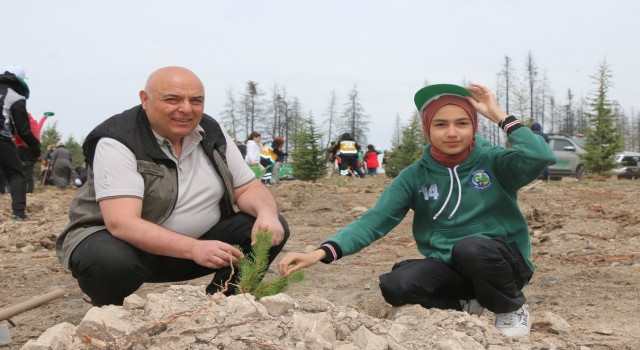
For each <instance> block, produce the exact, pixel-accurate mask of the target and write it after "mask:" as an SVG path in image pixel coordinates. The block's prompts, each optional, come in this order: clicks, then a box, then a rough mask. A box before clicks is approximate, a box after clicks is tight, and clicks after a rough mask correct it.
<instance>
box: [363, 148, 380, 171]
mask: <svg viewBox="0 0 640 350" xmlns="http://www.w3.org/2000/svg"><path fill="white" fill-rule="evenodd" d="M379 154H380V151H378V150H376V148H375V146H374V145H367V152H366V153H365V154H364V159H365V163H366V164H367V174H368V175H371V176H376V175H377V174H378V167H379V166H380V162H379V161H378V155H379Z"/></svg>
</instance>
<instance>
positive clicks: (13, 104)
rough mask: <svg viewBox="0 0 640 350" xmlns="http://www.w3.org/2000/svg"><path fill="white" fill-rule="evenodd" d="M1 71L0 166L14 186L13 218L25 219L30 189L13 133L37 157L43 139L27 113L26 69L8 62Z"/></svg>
mask: <svg viewBox="0 0 640 350" xmlns="http://www.w3.org/2000/svg"><path fill="white" fill-rule="evenodd" d="M2 72H4V73H2V74H1V75H0V105H2V115H0V167H1V168H2V172H3V173H4V176H5V179H6V181H7V183H8V184H9V186H10V187H11V209H12V210H13V219H14V220H16V221H26V220H29V217H28V216H27V215H26V213H25V210H26V207H27V193H26V190H27V189H26V182H25V176H24V173H23V171H22V162H21V161H20V158H18V151H17V149H16V145H15V144H14V142H13V140H12V137H13V135H14V134H16V135H18V136H20V138H21V139H22V140H23V141H24V142H25V143H26V144H27V145H28V146H29V150H30V151H31V153H32V155H33V157H34V158H36V159H37V158H38V157H40V141H38V139H37V138H36V137H35V136H34V135H33V133H32V132H31V126H30V123H29V115H28V113H27V99H28V98H29V87H28V86H27V83H25V81H24V79H25V77H26V76H25V72H24V69H22V68H21V67H19V66H8V67H5V68H4V70H2Z"/></svg>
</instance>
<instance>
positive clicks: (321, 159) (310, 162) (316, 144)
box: [292, 118, 327, 181]
mask: <svg viewBox="0 0 640 350" xmlns="http://www.w3.org/2000/svg"><path fill="white" fill-rule="evenodd" d="M306 124H307V127H306V128H303V129H302V130H301V131H300V132H299V133H298V134H297V135H296V137H295V150H296V152H295V157H294V161H293V164H292V166H293V173H294V174H295V176H296V179H299V180H311V181H315V180H317V179H319V178H322V177H323V176H324V175H325V172H326V162H327V160H326V154H325V152H324V149H323V148H322V147H321V146H320V136H319V135H318V133H317V131H316V126H315V123H314V121H313V118H309V119H308V120H307V122H306Z"/></svg>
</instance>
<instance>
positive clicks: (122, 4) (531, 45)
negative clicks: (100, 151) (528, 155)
mask: <svg viewBox="0 0 640 350" xmlns="http://www.w3.org/2000/svg"><path fill="white" fill-rule="evenodd" d="M2 12H3V16H2V20H0V28H2V30H1V33H2V36H1V37H0V41H1V42H2V43H3V45H2V46H3V49H2V55H0V66H5V65H10V64H17V65H21V66H22V67H24V69H25V70H26V72H27V77H28V80H27V83H28V84H29V86H30V89H31V98H30V99H29V100H28V103H27V106H28V109H29V111H30V112H31V113H32V114H33V115H34V116H36V117H39V116H41V115H42V113H43V112H45V111H53V112H55V113H56V116H55V117H54V118H55V120H56V121H57V128H58V130H59V131H60V132H62V134H63V136H64V139H67V138H68V137H69V136H70V135H73V136H74V137H75V138H76V140H77V141H80V140H81V139H83V138H84V136H86V134H87V133H88V132H89V131H90V130H91V129H92V128H93V127H94V126H96V125H97V124H98V123H100V122H101V121H102V120H104V119H105V118H107V117H109V116H111V115H113V114H116V113H119V112H121V111H123V110H125V109H128V108H130V107H132V106H134V105H136V104H138V103H139V100H138V91H139V90H140V89H141V88H142V87H143V85H144V83H145V80H146V78H147V76H148V75H149V73H151V72H152V71H154V70H155V69H157V68H159V67H162V66H167V65H180V66H184V67H187V68H189V69H191V70H193V71H194V72H195V73H196V74H198V75H199V76H200V78H201V79H202V81H203V83H204V85H205V89H206V96H207V100H206V106H205V112H206V113H208V114H210V115H212V116H214V117H218V116H219V115H220V112H221V111H222V110H223V109H224V103H225V99H226V95H225V91H226V90H227V89H228V88H229V87H232V88H233V89H234V90H235V91H236V92H240V91H242V90H243V89H244V87H245V83H246V82H247V81H249V80H252V81H256V82H259V87H260V88H261V89H262V90H263V91H264V92H266V93H268V92H269V89H271V88H272V87H273V85H274V83H277V84H278V85H279V86H284V87H286V89H287V94H288V95H289V96H290V97H291V96H296V97H298V98H299V100H300V102H301V104H302V110H303V111H304V112H305V113H308V111H310V110H311V111H312V112H313V114H314V115H315V116H316V118H317V119H321V118H324V113H325V110H326V108H327V104H328V100H329V96H330V94H331V91H332V90H335V92H336V94H337V96H338V98H339V101H338V103H339V107H340V110H342V105H343V103H345V102H346V97H347V95H348V93H349V91H350V90H351V89H352V88H353V86H354V84H355V85H357V87H358V90H359V91H360V94H361V95H360V96H361V103H362V105H363V107H364V108H365V111H366V113H367V114H368V115H370V116H371V124H370V133H369V135H368V141H369V142H370V143H373V144H376V145H377V146H378V147H379V148H382V149H385V148H389V147H390V139H391V133H392V130H393V127H394V120H395V117H396V115H400V117H401V118H402V119H403V120H407V119H408V117H409V116H410V115H411V113H412V112H413V111H414V110H415V107H414V105H413V95H414V93H415V92H416V91H417V90H418V89H419V88H420V87H421V86H422V84H423V82H424V81H425V80H428V81H429V82H430V83H456V84H460V83H462V82H463V81H472V82H476V83H481V84H485V85H487V86H489V87H491V88H493V87H495V82H496V72H498V71H499V70H500V69H501V65H502V64H503V62H504V57H505V56H509V57H511V59H512V62H513V64H514V66H515V68H516V70H517V73H518V74H519V75H522V73H523V71H524V66H525V59H526V56H527V54H528V52H529V51H531V52H532V54H533V58H534V60H535V62H536V64H537V65H538V68H539V70H540V72H541V73H542V72H546V75H547V77H548V78H549V82H550V86H551V88H552V90H553V92H554V95H555V96H556V98H557V99H559V100H560V101H564V97H565V96H566V91H567V89H568V88H571V89H572V90H573V91H574V94H575V95H576V97H578V98H579V97H580V96H583V95H586V94H588V93H589V92H590V91H592V90H593V88H594V85H593V81H592V79H591V78H590V76H591V75H593V74H594V73H595V72H596V70H597V67H598V65H599V63H600V62H601V61H602V60H603V59H604V58H605V57H606V60H607V61H608V63H609V64H610V66H611V70H612V72H613V82H614V84H615V86H614V87H613V88H612V89H611V92H610V97H611V98H612V99H615V100H618V101H619V102H620V104H621V105H622V107H623V109H624V110H625V112H627V113H630V112H631V111H632V110H634V111H635V112H636V113H637V112H638V110H639V109H640V87H639V84H640V55H639V50H640V48H639V45H638V44H637V42H638V37H640V35H639V34H640V25H639V24H638V21H637V17H638V14H639V13H640V2H639V1H635V0H624V1H623V0H610V1H596V0H571V1H558V0H538V1H515V0H504V1H503V0H500V1H491V0H485V1H470V0H467V1H434V0H430V1H428V0H412V1H402V0H398V1H388V0H386V1H381V0H369V1H348V0H323V1H303V0H288V1H276V0H272V1H257V0H256V1H214V0H209V1H205V0H203V1H189V0H184V1H175V0H174V1H165V0H154V1H150V0H149V1H147V0H141V1H135V0H110V1H65V0H57V1H50V0H38V1H29V0H21V1H6V2H5V3H3V10H2Z"/></svg>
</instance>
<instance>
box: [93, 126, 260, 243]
mask: <svg viewBox="0 0 640 350" xmlns="http://www.w3.org/2000/svg"><path fill="white" fill-rule="evenodd" d="M203 134H204V130H203V129H202V128H201V127H200V126H198V127H197V128H196V129H195V130H194V131H193V132H192V133H191V134H190V135H188V136H186V137H185V138H184V140H183V143H182V154H181V155H180V158H179V159H178V158H177V157H176V156H175V153H174V151H173V147H172V146H171V143H170V142H169V141H168V140H166V139H165V138H163V137H162V136H160V135H158V134H157V133H155V132H154V135H155V137H156V140H157V141H158V145H160V148H161V149H162V151H163V152H164V153H165V154H166V155H167V156H168V157H169V158H170V159H172V160H173V161H174V162H176V164H177V170H178V199H177V202H176V206H175V208H174V210H173V212H172V213H171V215H170V216H169V217H168V218H167V219H166V220H165V221H164V222H163V223H161V224H160V225H161V226H162V227H164V228H167V229H169V230H171V231H174V232H177V233H180V234H183V235H185V236H190V237H194V238H198V237H200V236H201V235H202V234H204V233H205V232H206V231H207V230H209V229H210V228H211V227H212V226H213V225H215V224H216V223H217V222H218V221H219V220H220V215H221V213H220V205H219V204H220V200H221V199H222V196H223V194H224V184H223V182H222V179H220V176H219V175H218V173H217V172H216V171H215V169H214V167H213V164H211V161H210V160H209V158H208V157H207V156H206V155H205V153H204V150H203V149H202V147H200V146H199V143H200V141H201V140H202V138H203V136H202V135H203ZM223 134H224V137H225V139H226V142H227V154H226V157H227V164H228V166H229V171H230V172H231V175H232V177H233V187H234V188H238V187H240V186H242V185H245V184H247V183H248V182H250V181H252V180H253V179H255V174H254V173H253V171H251V169H250V168H249V167H248V166H247V164H246V163H245V161H244V159H243V158H242V155H241V154H240V151H239V150H238V147H236V145H235V144H234V142H233V140H231V138H230V137H229V135H228V134H227V132H226V131H225V130H223ZM93 172H94V185H95V191H96V199H97V200H98V201H100V200H101V199H105V198H114V197H137V198H141V199H142V198H143V196H144V182H143V180H142V176H141V175H140V174H139V173H138V171H137V162H136V158H135V156H134V154H133V152H131V151H130V150H129V149H128V148H127V147H126V146H125V145H123V144H122V143H120V142H118V141H116V140H114V139H112V138H106V137H103V138H101V139H100V140H99V141H98V144H97V146H96V153H95V157H94V161H93Z"/></svg>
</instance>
